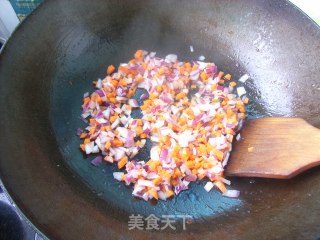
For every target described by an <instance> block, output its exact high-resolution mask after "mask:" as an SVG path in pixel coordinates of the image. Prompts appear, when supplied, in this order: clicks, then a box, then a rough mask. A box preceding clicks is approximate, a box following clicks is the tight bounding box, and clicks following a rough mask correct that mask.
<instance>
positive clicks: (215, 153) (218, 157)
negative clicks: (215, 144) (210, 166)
mask: <svg viewBox="0 0 320 240" xmlns="http://www.w3.org/2000/svg"><path fill="white" fill-rule="evenodd" d="M214 155H215V156H216V157H217V159H218V160H219V161H222V160H223V155H224V154H223V152H222V151H220V150H218V149H215V150H214Z"/></svg>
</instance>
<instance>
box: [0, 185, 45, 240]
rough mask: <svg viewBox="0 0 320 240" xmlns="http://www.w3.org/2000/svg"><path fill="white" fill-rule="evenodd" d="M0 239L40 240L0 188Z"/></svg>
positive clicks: (40, 237) (38, 235)
mask: <svg viewBox="0 0 320 240" xmlns="http://www.w3.org/2000/svg"><path fill="white" fill-rule="evenodd" d="M0 239H1V240H42V239H43V238H42V236H41V235H40V234H39V233H37V232H36V231H35V230H34V229H33V227H32V226H31V225H30V224H29V222H28V220H27V219H26V218H25V217H24V216H22V215H21V214H20V213H19V211H18V209H17V208H16V206H15V205H14V204H13V203H12V202H11V201H10V200H9V199H8V198H7V196H6V194H5V193H4V192H3V190H2V189H1V187H0Z"/></svg>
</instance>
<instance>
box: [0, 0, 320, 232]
mask: <svg viewBox="0 0 320 240" xmlns="http://www.w3.org/2000/svg"><path fill="white" fill-rule="evenodd" d="M77 3H78V2H77V1H70V2H68V3H65V2H63V1H57V2H53V1H52V2H50V1H49V2H48V3H46V4H44V5H43V6H41V8H40V11H38V12H37V14H35V16H32V17H31V18H30V19H28V20H27V21H26V23H25V24H24V26H21V27H20V29H19V30H18V31H17V32H16V34H15V36H14V37H13V38H12V40H11V42H9V44H8V46H7V47H6V49H5V51H4V53H3V56H2V59H1V60H2V62H3V63H2V66H1V70H3V73H2V75H3V76H6V77H7V78H8V80H10V81H11V82H4V81H3V80H2V81H1V85H3V86H4V87H5V88H6V89H7V91H9V92H10V91H16V92H17V94H21V95H23V98H19V99H14V100H12V102H11V103H10V104H11V108H10V109H9V110H7V112H8V116H7V117H5V118H4V119H3V120H2V123H3V124H5V126H8V128H10V127H11V128H13V126H16V125H20V124H21V126H18V127H17V128H16V129H15V132H14V134H13V138H17V139H19V140H16V141H17V142H18V143H21V144H22V145H26V143H27V142H28V141H29V144H33V145H32V147H34V148H35V149H36V150H30V149H29V148H27V147H25V148H23V149H22V150H21V149H20V151H21V153H14V154H13V155H15V156H14V158H13V159H14V160H13V162H14V163H7V162H4V161H3V156H4V155H5V154H6V153H7V152H8V151H9V150H14V149H15V147H14V143H13V142H11V141H9V143H8V145H9V147H8V150H7V151H3V152H2V156H1V157H2V159H1V165H0V167H1V173H3V181H4V183H5V184H6V183H7V186H8V187H7V188H8V191H9V192H10V193H12V195H13V197H14V198H16V201H17V202H20V204H21V206H22V210H24V209H25V210H26V212H27V211H29V210H30V209H31V213H30V212H29V213H27V215H28V216H29V217H30V218H31V219H32V218H34V219H35V221H37V212H38V211H37V210H36V205H35V203H34V202H32V201H31V200H30V196H29V195H28V194H27V193H26V191H25V190H24V189H23V188H22V187H21V186H20V187H18V184H19V180H20V181H21V180H22V179H27V182H28V181H30V182H32V183H34V184H36V182H37V179H38V182H39V179H41V181H40V182H41V184H42V185H41V186H38V187H39V188H38V191H39V190H41V191H43V193H44V194H46V192H45V191H44V190H43V188H46V187H47V186H46V183H47V184H50V179H49V177H48V176H49V173H47V171H43V169H44V168H45V169H48V172H49V169H50V171H51V172H53V173H52V174H56V175H59V179H60V177H61V176H62V177H61V179H60V180H59V181H61V182H63V184H64V185H63V186H65V185H68V184H70V186H71V187H70V188H71V192H72V191H74V194H79V195H80V196H79V198H83V199H84V200H83V201H84V203H86V204H88V205H90V206H91V205H92V206H93V207H94V208H96V209H98V210H99V211H100V212H101V214H102V217H101V218H104V217H105V218H111V219H118V220H119V222H121V224H122V226H124V225H125V224H126V223H127V220H128V216H129V215H131V214H141V215H144V216H148V215H150V214H152V213H153V214H155V215H157V216H162V215H168V214H170V215H185V214H187V215H191V216H192V217H193V218H194V223H193V224H191V225H190V226H188V230H187V231H188V232H191V233H194V234H197V233H203V232H204V231H208V230H209V231H210V232H219V231H221V230H220V229H221V227H222V226H226V225H228V227H226V231H231V232H233V233H230V234H231V235H232V234H237V233H236V231H239V233H241V234H244V232H246V233H245V234H247V235H246V236H254V235H253V234H258V233H259V232H265V231H270V232H269V233H272V231H276V232H279V234H286V233H289V232H290V231H291V232H292V231H293V230H292V229H293V228H294V229H295V230H294V231H298V224H300V223H297V221H296V220H295V219H294V217H293V216H292V211H294V212H295V213H296V214H300V213H301V214H302V213H303V210H302V209H304V208H310V205H312V206H314V205H315V202H312V200H311V199H315V198H316V197H317V196H319V195H320V192H319V189H318V188H317V187H314V186H317V185H318V183H319V182H320V175H319V174H318V173H317V169H313V170H311V171H308V172H307V173H306V174H302V175H300V176H298V177H296V178H295V179H292V180H288V181H279V180H267V179H245V178H231V179H230V180H231V181H232V185H231V188H232V189H238V190H240V191H241V196H240V198H239V199H230V198H225V197H222V196H221V194H220V193H219V192H218V191H211V192H210V193H207V192H205V190H204V189H203V186H204V184H205V181H199V182H197V183H194V184H192V185H191V189H190V190H188V191H184V192H182V193H181V194H179V195H178V196H176V197H175V198H174V199H172V200H170V201H159V202H157V203H152V202H144V201H143V200H138V199H135V198H133V197H132V196H131V192H132V187H126V186H125V185H124V184H123V183H119V182H118V181H116V180H114V179H113V176H112V172H113V171H116V168H115V167H114V166H111V165H108V164H103V165H102V166H101V167H98V168H97V167H94V166H92V165H91V164H90V161H89V159H91V158H92V157H89V158H88V159H84V157H83V155H82V153H81V152H80V151H79V147H78V146H79V144H80V140H79V139H78V137H77V136H76V134H75V133H76V129H77V128H78V127H84V126H85V124H84V123H83V122H82V120H81V119H80V114H81V104H82V95H83V93H85V92H88V91H89V92H90V91H93V86H92V81H93V80H96V79H97V78H103V77H104V76H105V74H106V66H108V65H109V64H113V65H115V66H117V65H119V63H121V62H127V61H128V60H129V59H130V58H131V57H132V55H133V53H134V52H135V51H136V50H137V49H145V50H148V51H156V52H157V55H158V56H160V57H164V56H165V55H166V54H169V53H175V54H177V55H178V57H179V59H180V60H186V61H190V60H195V59H197V58H198V57H199V56H200V55H204V56H205V57H206V60H205V61H213V62H215V63H216V65H217V66H218V67H219V70H222V71H225V72H229V73H231V74H232V75H233V77H234V78H235V79H238V78H239V77H240V76H241V75H243V74H244V73H248V74H249V75H250V76H251V79H250V80H248V81H247V82H246V84H245V85H246V89H247V91H248V95H249V98H250V101H251V102H250V105H249V108H248V110H249V114H250V117H265V116H299V117H303V118H304V119H306V120H308V121H309V122H310V123H312V124H314V125H315V126H318V127H319V126H320V119H319V117H318V114H319V113H320V107H319V105H318V103H319V100H320V97H319V95H320V94H319V92H317V91H318V90H317V89H316V88H314V87H311V86H313V85H315V86H318V85H317V84H318V83H319V80H318V79H319V78H318V77H317V75H316V74H317V73H319V72H320V71H319V70H320V69H319V68H320V67H319V66H320V64H319V56H318V53H319V49H320V48H319V46H320V45H319V42H320V41H317V40H319V31H318V30H317V29H316V28H315V26H314V25H312V24H311V23H309V22H308V21H307V19H304V17H303V16H302V15H300V13H299V12H297V10H295V9H294V8H292V6H288V5H286V4H285V2H283V1H279V3H275V5H276V6H275V5H274V6H272V5H269V4H268V3H267V2H264V1H249V0H248V1H243V2H240V1H201V4H200V2H196V1H183V2H180V1H176V2H173V1H161V3H160V1H150V2H145V1H135V2H129V1H120V2H118V1H109V2H104V1H100V0H96V1H92V2H90V3H89V2H87V1H82V2H81V4H77ZM46 14H47V15H48V16H49V15H50V16H51V18H49V19H48V20H47V21H45V22H42V24H39V21H41V19H43V18H44V16H45V15H46ZM294 15H299V17H300V20H301V19H304V20H303V21H302V20H301V21H302V22H303V24H302V23H300V22H299V21H297V20H296V18H294ZM33 24H34V25H33ZM302 25H303V26H304V28H303V29H302V28H301V29H300V28H299V27H300V26H302ZM35 26H37V27H35ZM283 29H286V35H285V36H284V34H283ZM310 32H311V34H310ZM304 33H308V34H304ZM190 45H192V46H193V47H194V49H195V51H194V53H191V52H190V50H189V46H190ZM301 49H304V53H303V52H301ZM314 49H316V50H315V51H314ZM19 51H21V52H22V51H23V52H24V54H23V55H22V54H21V52H19ZM305 53H307V54H308V55H307V56H308V57H305ZM9 55H10V56H11V59H12V60H8V56H9ZM17 64H19V69H14V68H13V65H17ZM13 70H14V72H15V73H11V72H10V71H12V72H13ZM18 83H19V84H18ZM2 89H3V88H2ZM27 92H28V93H30V95H29V94H26V93H27ZM2 93H3V98H2V99H1V100H2V103H3V101H4V99H7V98H8V96H9V95H8V93H7V92H4V91H2ZM31 93H34V94H31ZM13 107H16V108H15V110H12V108H13ZM15 114H16V116H17V117H16V118H15V120H14V121H16V123H15V125H13V123H12V122H10V121H9V119H10V117H12V116H14V115H15ZM9 122H10V123H9ZM23 123H25V124H23ZM22 125H24V126H27V128H28V129H25V128H23V126H22ZM31 133H32V134H33V137H31V139H28V138H27V136H28V135H29V134H31ZM0 143H1V147H2V148H3V143H4V141H1V142H0ZM10 144H11V145H12V146H11V145H10ZM49 145H50V146H49ZM39 148H41V150H39ZM30 151H32V153H31V155H30ZM28 154H29V155H28ZM21 156H25V157H24V158H23V160H22V159H21ZM31 156H32V157H31ZM39 156H44V161H43V162H40V160H35V158H39ZM266 157H267V156H266ZM147 158H148V151H147V150H144V151H142V152H141V153H140V154H139V155H138V156H137V157H136V159H137V160H147ZM14 164H16V166H20V167H22V168H25V169H24V170H21V172H20V171H18V172H17V171H16V170H14V166H13V165H14ZM7 169H8V172H6V170H7ZM14 172H17V174H20V177H17V178H16V180H15V181H12V179H11V178H10V177H11V176H10V174H14ZM34 172H37V174H35V173H34ZM40 172H42V175H41V174H40ZM46 174H48V176H46ZM50 174H51V173H50ZM31 176H34V178H33V179H31ZM29 178H30V179H29ZM59 181H58V180H57V182H59ZM54 185H55V184H54ZM55 187H59V186H55ZM66 188H67V187H66ZM54 189H55V188H54V187H53V188H52V189H50V190H52V191H53V190H54ZM63 189H64V188H62V192H61V193H59V194H60V195H62V194H63ZM68 189H69V187H68ZM32 191H36V190H32ZM37 196H38V197H39V198H40V199H42V198H44V197H46V196H40V195H39V194H38V195H37ZM47 196H50V194H49V193H48V195H47ZM22 201H24V203H26V204H27V203H28V201H29V203H32V204H30V205H29V206H28V205H24V204H23V203H22ZM66 201H67V200H66ZM86 201H87V202H86ZM79 202H80V200H79ZM81 203H82V204H83V202H81ZM41 204H43V203H41ZM41 204H40V205H41ZM86 204H83V205H82V207H83V208H85V207H86V206H84V205H86ZM30 206H31V207H30ZM41 206H42V208H45V205H41ZM41 206H40V207H39V205H38V206H37V207H38V208H41ZM61 206H65V205H63V204H62V205H61ZM317 208H319V207H317ZM61 212H62V209H61V210H58V213H61ZM70 212H71V211H70ZM64 214H68V213H64ZM70 214H71V213H70ZM310 214H311V215H312V213H310ZM69 217H71V216H69ZM54 219H55V218H53V220H52V221H55V220H54ZM239 219H242V222H241V223H240V222H239ZM258 219H259V221H261V222H264V223H268V224H263V225H262V224H260V225H259V229H256V233H253V232H250V231H248V229H250V226H252V224H256V223H257V222H258ZM314 220H315V219H314V217H311V218H309V219H304V221H305V225H307V226H309V227H310V229H311V231H313V232H314V231H316V228H312V226H313V223H314ZM47 221H48V222H49V223H50V220H47ZM284 221H286V222H287V223H288V224H289V225H290V226H292V229H289V230H290V231H289V230H286V229H285V230H283V229H281V228H279V226H278V225H279V224H281V223H283V222H284ZM38 224H39V226H40V227H41V228H42V229H45V230H46V231H48V232H49V233H50V231H51V228H50V227H49V226H47V225H46V224H42V223H39V222H38ZM233 225H234V226H238V228H237V230H236V231H234V230H233V229H234V228H233ZM57 226H58V228H59V229H61V228H62V225H57ZM245 229H247V230H245ZM271 229H272V230H271ZM61 232H63V230H62V229H61ZM51 233H52V232H51ZM92 234H94V233H92ZM181 234H182V233H181ZM250 234H252V235H250ZM92 236H93V235H92ZM208 236H210V235H208Z"/></svg>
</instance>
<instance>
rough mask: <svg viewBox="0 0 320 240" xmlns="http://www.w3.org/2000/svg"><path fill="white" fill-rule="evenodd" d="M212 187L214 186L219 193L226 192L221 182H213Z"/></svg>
mask: <svg viewBox="0 0 320 240" xmlns="http://www.w3.org/2000/svg"><path fill="white" fill-rule="evenodd" d="M214 185H215V186H216V187H217V188H218V189H219V190H220V191H221V192H223V193H224V192H226V191H227V189H226V187H225V185H224V183H223V182H221V181H215V182H214Z"/></svg>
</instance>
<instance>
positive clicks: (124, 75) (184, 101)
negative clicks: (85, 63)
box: [79, 50, 248, 201]
mask: <svg viewBox="0 0 320 240" xmlns="http://www.w3.org/2000/svg"><path fill="white" fill-rule="evenodd" d="M242 81H243V80H242ZM94 84H95V87H96V90H95V91H94V92H93V93H92V94H89V93H86V94H84V98H83V105H82V109H83V112H82V117H83V118H84V119H87V121H88V126H87V127H86V128H85V130H81V132H79V135H80V138H81V139H83V143H82V144H81V145H80V148H81V150H82V151H83V152H85V153H86V154H99V156H98V157H95V158H94V159H93V160H92V164H94V165H99V164H101V163H102V162H103V161H106V162H108V163H115V164H116V165H117V167H118V168H119V170H120V171H118V172H114V173H113V175H114V178H115V179H117V180H119V181H122V182H124V183H125V184H126V185H130V184H133V186H134V187H133V195H134V196H136V197H139V198H142V199H144V200H146V201H147V200H150V199H152V198H155V199H161V200H166V199H168V198H170V197H173V196H174V195H177V194H179V193H180V192H181V191H183V190H186V189H188V186H189V184H190V183H191V182H194V181H197V180H200V179H206V180H207V181H208V182H207V183H206V185H205V187H204V189H205V190H206V191H208V192H209V191H210V190H211V189H212V188H213V187H216V188H217V189H219V190H220V191H221V192H222V193H223V195H225V196H228V197H238V196H239V191H236V190H228V189H227V188H226V186H225V185H229V184H230V181H229V180H227V179H225V178H224V176H223V172H224V167H225V166H226V164H227V162H228V159H229V155H230V151H231V150H232V141H233V139H234V137H235V136H236V134H237V131H238V130H239V129H240V128H241V126H242V122H243V120H244V119H245V117H246V109H245V104H247V103H248V98H247V97H246V96H245V89H244V88H243V87H239V88H236V87H237V82H235V81H233V80H232V77H231V75H230V74H224V73H223V72H221V71H220V72H219V71H218V69H217V66H216V65H215V64H214V63H209V62H202V61H193V62H180V61H178V58H177V56H176V55H174V54H169V55H167V56H166V57H165V58H159V57H156V53H155V52H150V53H148V52H147V51H143V50H138V51H137V52H136V53H135V54H134V58H133V59H131V60H130V61H129V62H128V63H123V64H120V66H119V67H118V68H117V69H116V68H115V67H114V66H113V65H110V66H109V67H108V68H107V76H106V77H105V78H104V79H99V80H97V81H95V82H94ZM137 89H144V90H139V92H140V94H137ZM236 89H237V91H235V90H236ZM141 92H142V93H141ZM237 93H238V94H237ZM138 95H139V96H138ZM139 102H140V104H139ZM133 110H140V111H141V118H133V117H132V112H133ZM147 139H149V140H151V141H152V148H151V150H150V159H147V161H137V160H136V159H135V156H136V155H137V154H138V152H139V150H140V149H142V148H143V147H144V146H145V144H146V141H147Z"/></svg>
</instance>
